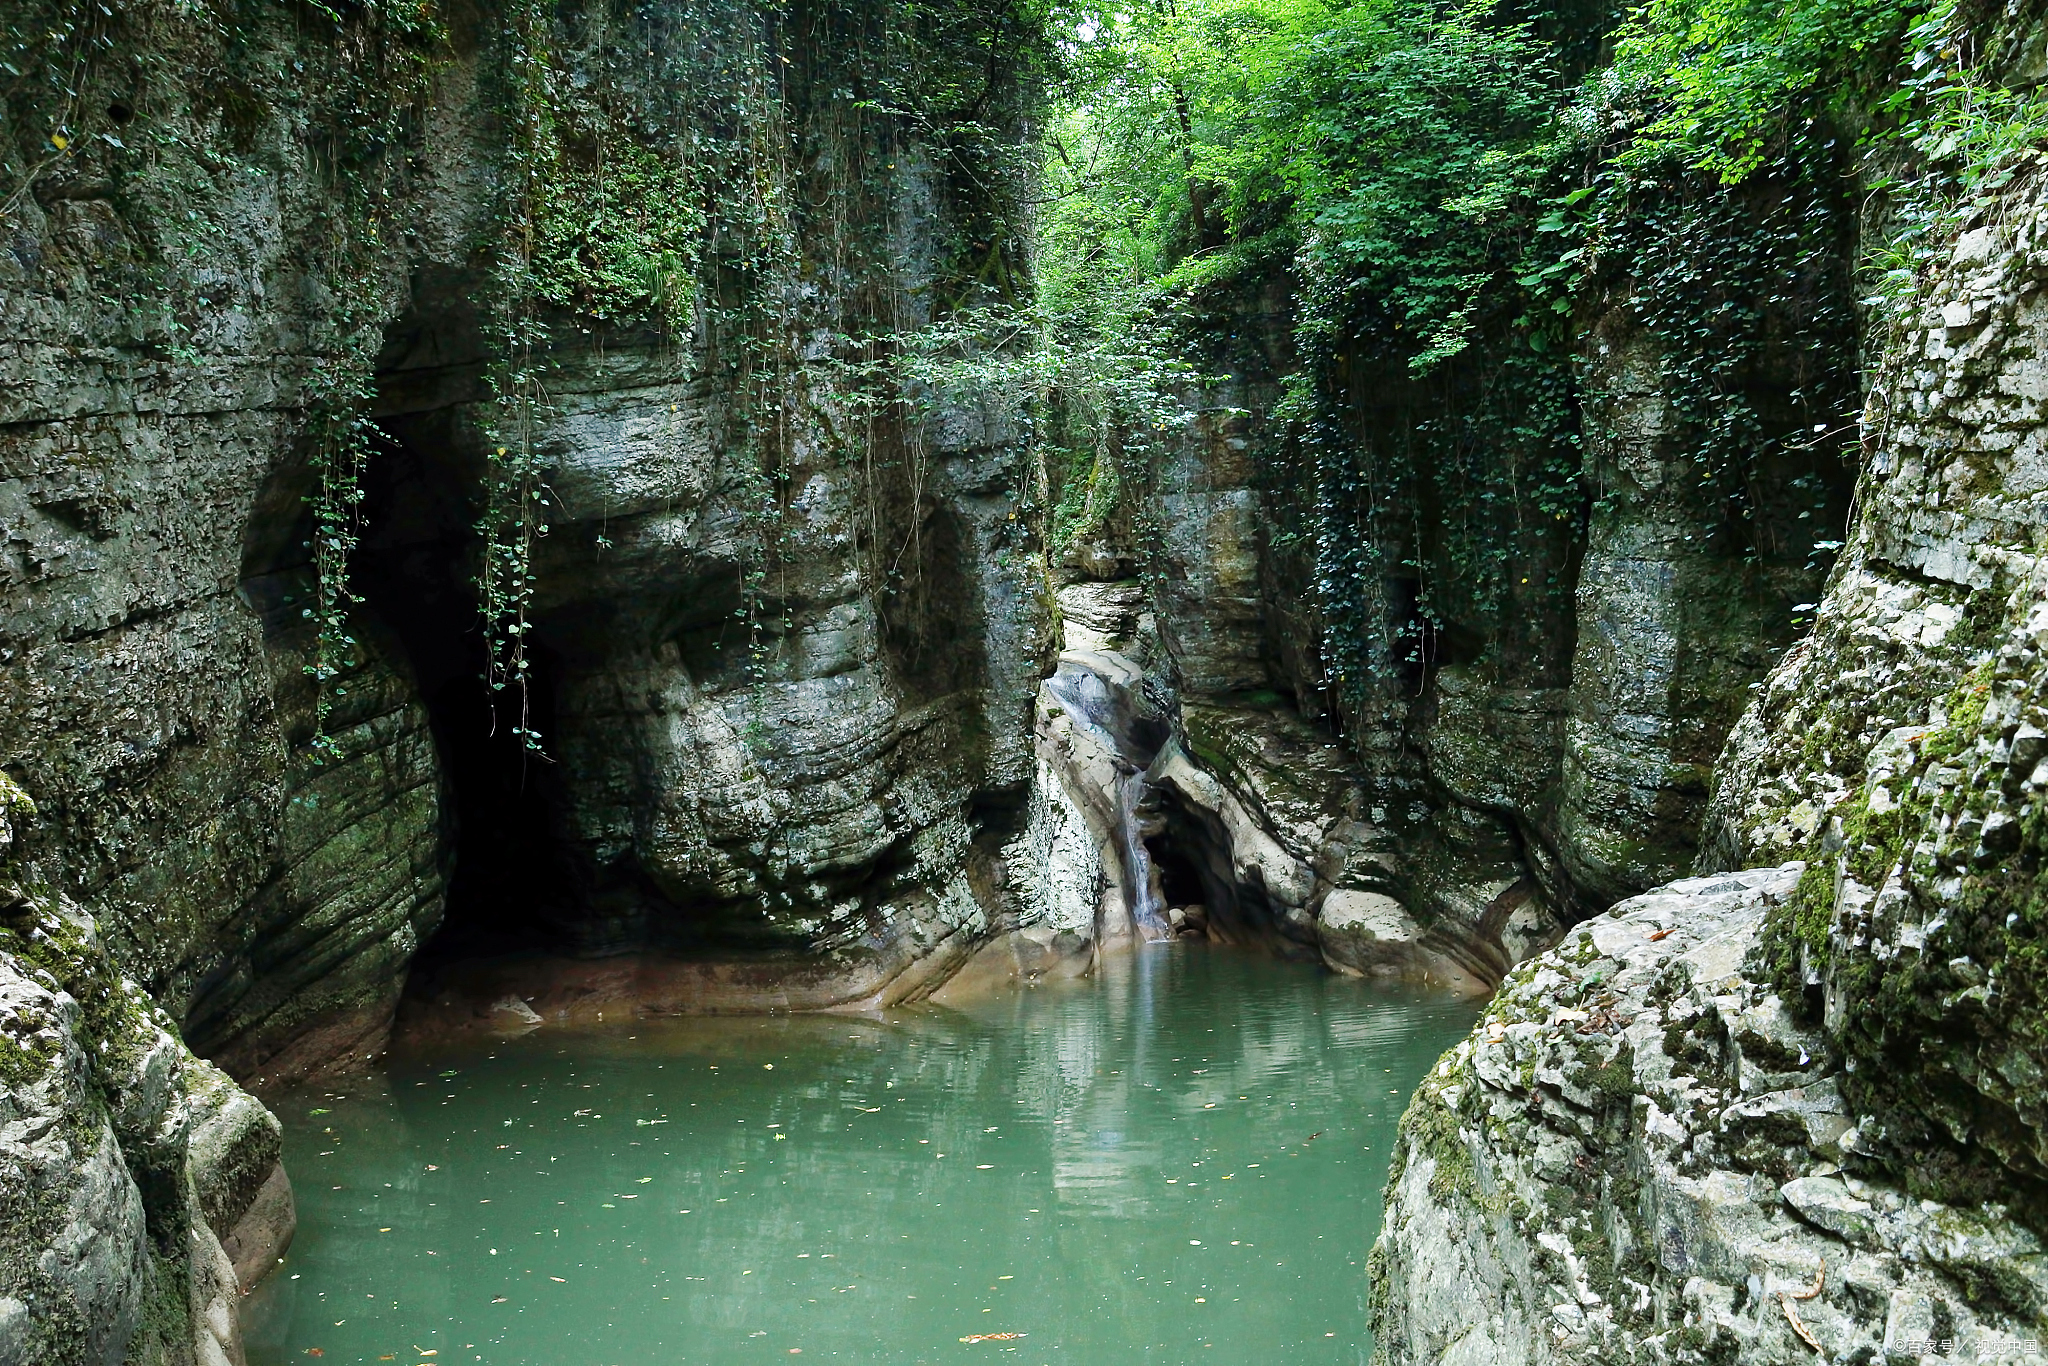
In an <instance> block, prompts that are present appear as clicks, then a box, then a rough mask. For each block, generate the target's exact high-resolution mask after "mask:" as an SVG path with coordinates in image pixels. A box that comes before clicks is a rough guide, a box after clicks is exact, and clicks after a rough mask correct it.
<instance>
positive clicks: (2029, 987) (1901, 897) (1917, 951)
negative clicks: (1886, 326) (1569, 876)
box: [1376, 188, 2048, 1362]
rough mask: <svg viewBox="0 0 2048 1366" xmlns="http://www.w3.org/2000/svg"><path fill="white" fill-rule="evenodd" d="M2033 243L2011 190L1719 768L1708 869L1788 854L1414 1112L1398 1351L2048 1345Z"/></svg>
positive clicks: (2047, 769)
mask: <svg viewBox="0 0 2048 1366" xmlns="http://www.w3.org/2000/svg"><path fill="white" fill-rule="evenodd" d="M2044 221H2048V214H2044V200H2043V197H2042V195H2041V193H2040V191H2039V190H2038V188H2027V189H2024V190H2022V191H2019V192H2016V193H2015V194H2014V195H2013V196H2012V197H2011V199H2010V202H2008V203H2007V204H2005V205H2004V206H2003V208H2002V209H2001V211H2000V212H1999V213H1998V214H1997V215H1996V216H1995V217H1994V218H1993V219H1992V220H1991V221H1990V222H1988V223H1986V224H1984V225H1982V226H1979V227H1976V228H1974V229H1973V230H1971V231H1969V232H1967V233H1965V234H1963V235H1962V236H1961V238H1960V240H1959V241H1958V242H1957V243H1956V245H1955V248H1954V252H1953V256H1952V258H1951V259H1950V261H1949V262H1948V264H1947V268H1946V269H1945V270H1944V271H1942V272H1940V273H1939V274H1938V275H1937V277H1936V278H1935V279H1934V280H1933V281H1932V282H1931V283H1930V285H1929V287H1928V291H1927V293H1926V294H1924V295H1923V296H1922V298H1921V300H1920V302H1919V303H1918V304H1917V305H1916V309H1915V312H1914V313H1913V314H1912V316H1910V317H1909V318H1908V319H1907V320H1906V323H1905V325H1904V326H1903V327H1902V328H1901V329H1900V330H1899V332H1898V333H1897V335H1896V336H1895V337H1894V339H1893V342H1892V345H1891V346H1890V348H1889V349H1888V351H1887V352H1886V354H1885V355H1884V357H1883V358H1882V368H1881V370H1880V372H1879V382H1878V383H1876V384H1875V385H1874V386H1873V390H1872V393H1873V397H1872V400H1871V403H1870V406H1869V408H1868V410H1867V412H1866V414H1865V418H1864V430H1865V438H1866V449H1867V451H1868V455H1869V461H1868V465H1867V468H1866V471H1865V474H1864V478H1863V483H1862V487H1861V491H1860V496H1859V518H1858V521H1857V524H1856V526H1855V527H1854V528H1853V531H1852V537H1851V541H1850V544H1849V546H1848V547H1847V549H1846V550H1845V552H1844V556H1843V563H1842V565H1841V567H1840V568H1839V569H1838V571H1837V573H1836V574H1835V576H1834V579H1833V581H1832V582H1831V584H1830V587H1829V591H1828V594H1827V596H1826V598H1825V600H1824V601H1823V602H1822V604H1821V606H1820V611H1819V615H1818V620H1817V622H1816V625H1815V627H1814V630H1813V632H1812V634H1811V635H1810V636H1809V637H1808V638H1807V639H1806V640H1804V641H1802V642H1801V643H1800V644H1799V645H1798V646H1797V647H1796V648H1795V649H1793V650H1792V651H1791V652H1790V653H1789V654H1788V655H1787V656H1786V658H1785V659H1784V660H1783V661H1782V662H1781V663H1780V664H1779V666H1778V667H1777V669H1776V670H1775V671H1774V672H1773V673H1772V674H1771V676H1770V678H1769V679H1768V681H1766V682H1765V683H1764V684H1763V685H1762V686H1761V688H1760V689H1759V691H1758V695H1757V697H1756V699H1755V700H1754V702H1753V703H1752V705H1751V706H1750V708H1749V710H1748V712H1747V713H1746V714H1745V716H1744V717H1743V719H1742V721H1741V722H1740V724H1739V725H1738V726H1737V727H1736V729H1735V731H1734V732H1733V734H1732V736H1731V738H1730V740H1729V743H1728V746H1727V748H1726V750H1725V751H1724V753H1723V755H1722V757H1721V761H1720V764H1719V766H1718V768H1717V771H1716V778H1715V791H1714V796H1713V801H1712V806H1711V813H1712V824H1711V827H1710V832H1709V834H1710V838H1709V844H1708V853H1707V855H1706V862H1707V864H1708V866H1710V867H1712V866H1720V867H1740V866H1743V865H1746V864H1772V863H1777V862H1779V861H1781V860H1785V859H1788V858H1790V859H1796V860H1798V861H1797V862H1795V863H1788V864H1786V865H1785V866H1784V868H1783V869H1782V870H1780V871H1775V872H1772V871H1765V872H1745V873H1738V874H1733V875H1731V876H1730V877H1729V878H1727V879H1722V880H1714V879H1708V880H1704V881H1695V882H1690V883H1676V884H1672V885H1671V886H1669V887H1667V888H1665V889H1663V890H1661V891H1659V892H1657V893H1655V894H1653V895H1651V896H1650V897H1647V898H1644V899H1642V900H1640V901H1636V902H1629V903H1624V905H1623V906H1622V907H1619V908H1617V910H1616V912H1615V915H1613V916H1610V917H1605V918H1602V919H1600V920H1597V921H1595V922H1593V923H1592V924H1591V925H1590V926H1588V927H1585V928H1584V929H1582V930H1581V931H1579V932H1578V933H1577V934H1576V935H1575V936H1574V938H1573V939H1571V940H1569V941H1568V942H1567V944H1566V946H1565V947H1564V948H1562V949H1560V950H1559V951H1558V952H1557V954H1555V955H1553V956H1552V957H1550V958H1547V959H1545V960H1542V963H1541V965H1539V966H1536V967H1533V968H1531V969H1529V970H1527V971H1525V972H1524V973H1523V974H1521V975H1518V976H1517V977H1516V978H1515V979H1513V981H1512V982H1511V985H1510V986H1509V988H1508V989H1506V990H1505V991H1504V993H1503V995H1502V997H1501V999H1500V1001H1499V1002H1498V1003H1497V1005H1496V1007H1495V1012H1494V1014H1493V1015H1491V1016H1490V1017H1489V1019H1488V1021H1487V1022H1486V1023H1485V1024H1483V1025H1482V1028H1481V1030H1480V1031H1479V1032H1478V1033H1477V1034H1475V1036H1474V1038H1473V1039H1472V1040H1470V1041H1468V1042H1467V1043H1466V1044H1465V1045H1461V1047H1460V1049H1459V1050H1457V1051H1456V1052H1455V1053H1454V1054H1452V1055H1450V1056H1449V1057H1448V1058H1447V1059H1446V1061H1445V1063H1444V1064H1443V1066H1442V1067H1441V1068H1440V1069H1439V1071H1438V1072H1437V1073H1436V1074H1435V1075H1434V1076H1433V1078H1432V1080H1431V1082H1430V1084H1429V1085H1428V1086H1426V1087H1425V1088H1424V1091H1423V1094H1422V1095H1421V1096H1419V1097H1418V1099H1417V1101H1416V1105H1415V1108H1414V1110H1413V1111H1412V1112H1411V1115H1410V1117H1409V1120H1408V1122H1407V1126H1406V1130H1405V1133H1406V1137H1405V1139H1404V1161H1405V1164H1406V1165H1405V1166H1404V1167H1402V1168H1401V1170H1400V1172H1399V1175H1398V1179H1397V1180H1396V1182H1395V1185H1394V1187H1393V1198H1392V1200H1391V1202H1390V1205H1389V1216H1388V1224H1387V1231H1386V1234H1385V1236H1384V1239H1383V1241H1382V1244H1381V1249H1380V1253H1379V1256H1380V1259H1381V1261H1382V1263H1383V1267H1384V1279H1383V1282H1382V1287H1381V1292H1380V1294H1381V1298H1380V1300H1379V1302H1378V1305H1377V1308H1376V1324H1377V1328H1378V1331H1379V1333H1380V1334H1381V1337H1382V1340H1383V1343H1384V1348H1383V1350H1384V1351H1385V1352H1386V1354H1387V1358H1388V1360H1389V1361H1452V1360H1475V1361H1476V1360H1484V1359H1499V1360H1530V1361H1539V1360H1541V1361H1584V1362H1594V1361H1600V1362H1605V1361H1629V1360H1657V1361H1665V1360H1669V1361H1702V1362H1704V1361H1720V1360H1741V1361H1745V1362H1747V1361H1752V1360H1754V1361H1778V1360H1783V1361H1788V1362H1789V1361H1793V1360H1803V1359H1807V1358H1809V1357H1811V1356H1813V1355H1814V1354H1815V1353H1818V1354H1820V1355H1821V1356H1824V1357H1826V1358H1827V1359H1830V1360H1843V1361H1880V1360H1881V1361H1885V1362H1892V1361H1900V1360H1905V1361H1919V1360H1929V1361H1932V1360H1965V1361H1986V1362H1990V1361H1998V1362H2005V1361H2019V1360H2028V1359H2035V1358H2037V1357H2038V1355H2039V1354H2040V1353H2041V1352H2042V1351H2043V1350H2044V1347H2048V1327H2044V1325H2048V1300H2044V1298H2043V1293H2044V1290H2048V1286H2044V1284H2043V1281H2042V1276H2041V1272H2040V1267H2041V1265H2042V1261H2041V1258H2042V1251H2041V1248H2040V1246H2039V1243H2038V1237H2039V1234H2040V1232H2041V1231H2042V1230H2043V1229H2044V1228H2048V1201H2044V1196H2043V1192H2044V1189H2048V1186H2044V1179H2043V1173H2044V1170H2048V1168H2044V1155H2048V1137H2044V1136H2048V1114H2044V1112H2043V1110H2042V1091H2041V1087H2040V1078H2041V1077H2042V1076H2043V1075H2048V1046H2044V1042H2043V1034H2042V1023H2041V1022H2042V1019H2043V1010H2042V1002H2043V999H2044V998H2043V992H2042V981H2041V974H2040V971H2039V968H2038V963H2039V961H2040V958H2041V937H2042V935H2043V933H2044V932H2048V931H2044V925H2048V920H2044V917H2043V916H2042V914H2041V913H2040V908H2041V878H2042V869H2043V867H2044V857H2048V849H2044V848H2043V847H2042V846H2041V841H2040V838H2039V837H2040V834H2041V831H2042V829H2043V828H2044V822H2043V818H2042V804H2043V801H2044V793H2048V761H2044V756H2048V712H2044V711H2043V710H2042V709H2041V706H2040V699H2041V696H2042V687H2043V682H2044V679H2048V665H2044V663H2043V660H2044V651H2048V571H2044V561H2043V559H2042V544H2043V542H2042V536H2041V526H2042V518H2041V516H2040V511H2041V509H2042V507H2043V505H2044V501H2048V466H2044V464H2043V462H2042V460H2041V458H2040V452H2039V450H2038V446H2039V432H2040V430H2041V424H2040V395H2041V394H2042V393H2043V392H2044V382H2043V370H2042V366H2043V361H2042V357H2043V355H2044V354H2048V346H2044V343H2048V304H2044V302H2043V295H2042V292H2041V282H2042V280H2043V279H2044V278H2048V275H2044V268H2043V265H2042V262H2043V260H2044V255H2043V245H2042V244H2043V241H2044V236H2043V233H2044V229H2043V223H2044ZM1666 931H1668V933H1666ZM1660 936H1661V937H1660ZM1581 1012H1583V1017H1584V1018H1580V1013H1581ZM1552 1191H1557V1192H1563V1193H1566V1194H1563V1195H1561V1196H1560V1197H1558V1198H1552V1197H1551V1195H1550V1194H1549V1193H1550V1192H1552ZM1567 1202H1570V1203H1573V1204H1576V1205H1577V1206H1578V1208H1577V1209H1576V1210H1574V1209H1571V1208H1567V1207H1566V1204H1567ZM1518 1211H1519V1212H1520V1214H1519V1216H1517V1214H1516V1212H1518ZM1517 1217H1519V1220H1520V1223H1519V1224H1518V1223H1517V1222H1516V1219H1517ZM1468 1244H1469V1246H1468ZM1482 1248H1490V1249H1491V1251H1490V1252H1482V1251H1480V1250H1479V1249H1482ZM1823 1259H1825V1261H1826V1263H1827V1266H1828V1268H1829V1269H1828V1271H1827V1274H1826V1276H1825V1277H1823V1276H1822V1275H1821V1273H1820V1268H1821V1262H1822V1261H1823ZM1809 1291H1811V1293H1810V1294H1809V1293H1808V1292H1809ZM1454 1301H1455V1302H1457V1303H1459V1304H1460V1305H1461V1312H1466V1311H1469V1306H1471V1305H1480V1306H1483V1307H1484V1313H1483V1314H1482V1315H1481V1316H1480V1320H1481V1322H1482V1324H1483V1325H1484V1334H1483V1335H1475V1334H1477V1333H1478V1330H1476V1329H1475V1330H1474V1331H1473V1333H1464V1334H1463V1335H1462V1336H1461V1333H1462V1330H1461V1329H1459V1328H1458V1327H1457V1326H1456V1325H1455V1324H1453V1323H1452V1322H1451V1319H1450V1313H1449V1309H1448V1306H1450V1305H1451V1304H1452V1303H1453V1302H1454ZM1467 1338H1469V1339H1470V1341H1471V1343H1472V1344H1473V1345H1472V1346H1470V1347H1463V1346H1461V1345H1460V1344H1461V1343H1463V1342H1465V1341H1466V1340H1467ZM1487 1343H1491V1344H1492V1347H1486V1346H1485V1344H1487ZM1517 1343H1526V1344H1527V1345H1524V1346H1517V1345H1516V1344H1517ZM1496 1348H1497V1349H1498V1351H1499V1352H1500V1353H1501V1355H1500V1356H1498V1357H1497V1358H1489V1357H1486V1356H1484V1355H1483V1354H1482V1355H1471V1354H1472V1353H1483V1351H1486V1350H1494V1349H1496ZM1461 1352H1465V1353H1467V1355H1464V1356H1461V1355H1459V1354H1460V1353H1461ZM1516 1353H1521V1354H1522V1355H1519V1356H1518V1355H1516Z"/></svg>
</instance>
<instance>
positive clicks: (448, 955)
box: [350, 412, 572, 971]
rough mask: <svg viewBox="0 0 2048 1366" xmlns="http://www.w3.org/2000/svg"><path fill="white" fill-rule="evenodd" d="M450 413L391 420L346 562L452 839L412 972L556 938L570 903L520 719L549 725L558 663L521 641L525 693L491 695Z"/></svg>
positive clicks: (468, 472) (552, 803) (468, 497)
mask: <svg viewBox="0 0 2048 1366" xmlns="http://www.w3.org/2000/svg"><path fill="white" fill-rule="evenodd" d="M458 420H459V419H455V418H452V417H451V416H449V415H448V414H447V413H445V412H442V413H433V414H427V415H423V416H419V417H401V418H394V419H387V420H386V421H385V422H384V423H383V431H384V434H385V437H386V438H387V439H386V440H384V441H382V442H380V443H379V444H380V448H379V450H378V451H377V453H376V455H375V457H374V458H373V459H372V460H371V461H370V462H369V466H368V469H367V471H366V473H365V476H364V480H363V486H364V503H363V509H364V527H365V531H364V536H363V540H362V543H361V544H360V545H359V546H358V547H357V549H356V552H355V555H354V557H353V559H352V561H351V563H350V580H351V584H352V586H353V587H354V589H355V591H356V592H357V593H358V594H359V595H360V596H361V598H362V603H361V604H360V607H359V610H360V611H362V612H364V613H366V614H367V615H369V616H370V617H371V618H373V619H374V620H375V621H376V622H377V623H378V624H379V625H380V626H381V627H382V628H383V630H384V632H385V633H386V634H387V635H388V637H389V638H390V639H392V640H394V641H395V642H396V643H397V645H398V647H399V649H401V650H402V651H403V653H404V656H405V660H406V663H407V665H408V666H409V669H410V671H411V673H412V675H413V679H414V682H415V684H416V686H417V687H418V690H419V697H420V700H421V702H422V704H423V705H424V706H425V708H426V711H427V715H428V719H429V723H430V725H431V728H432V731H433V736H434V745H435V749H436V751H437V754H438V756H439V759H440V763H441V770H442V775H443V780H444V784H445V792H446V797H447V801H448V804H449V806H450V807H451V808H452V810H451V811H450V813H449V815H450V817H451V819H449V820H448V821H447V822H446V829H447V830H448V831H449V832H450V835H449V838H450V839H452V841H453V846H454V847H453V871H452V873H451V875H450V879H449V884H448V895H447V908H446V911H445V913H444V916H443V918H442V922H441V927H440V929H439V930H438V931H437V932H436V933H435V934H434V935H433V936H432V938H431V939H429V940H428V942H427V943H426V944H425V945H423V946H422V947H421V950H420V953H419V955H418V957H417V959H416V960H415V971H418V970H420V969H422V968H425V969H431V968H432V967H434V966H436V965H438V964H441V963H445V962H448V961H451V960H454V959H461V958H474V957H482V956H490V955H496V954H503V953H509V952H517V951H522V950H533V949H537V948H545V947H550V946H552V945H554V944H555V943H556V942H557V941H558V940H559V938H560V932H561V922H562V917H563V916H564V914H565V913H566V911H567V909H568V907H569V906H570V905H571V904H572V881H571V878H570V875H569V869H568V863H567V860H566V859H565V858H564V856H563V851H562V848H561V842H560V839H559V834H558V832H559V830H560V825H559V822H558V820H557V819H556V817H557V812H558V810H559V807H560V803H561V800H562V792H561V778H560V774H559V771H558V770H557V769H556V767H555V765H554V764H553V763H552V762H551V761H550V760H549V758H548V757H547V755H546V754H545V753H544V752H536V751H534V750H532V749H530V748H528V747H527V745H526V744H525V743H524V742H523V739H522V737H521V736H520V735H519V734H518V733H517V730H518V728H519V727H520V726H521V725H522V724H523V725H525V726H528V727H530V728H531V729H532V730H535V731H537V732H538V733H539V734H540V736H541V737H542V739H543V740H545V739H546V737H547V736H549V735H551V734H552V733H553V729H554V727H553V720H554V686H553V685H554V679H555V675H556V661H555V659H554V657H553V656H552V654H551V653H550V652H549V651H548V649H547V647H546V646H545V645H543V644H541V643H539V642H537V641H535V642H532V643H530V644H529V647H528V648H529V658H530V659H531V662H532V668H531V670H530V682H529V683H528V685H527V687H526V688H525V689H524V690H521V689H515V688H508V689H503V690H499V691H493V690H492V689H491V688H490V687H489V685H488V684H487V683H486V682H485V679H484V665H485V661H486V648H487V646H486V642H485V639H484V631H483V625H482V621H481V619H480V617H479V614H478V607H477V589H476V583H475V572H476V561H477V554H478V541H477V533H476V531H475V529H474V521H475V513H474V498H475V490H476V489H477V488H478V487H479V478H480V471H477V470H473V469H470V468H468V466H469V465H470V464H471V463H473V462H472V461H471V460H470V459H467V458H465V454H464V452H465V451H466V445H465V443H463V442H462V441H460V440H459V438H458V436H457V433H456V432H455V431H454V430H453V423H454V422H455V421H458Z"/></svg>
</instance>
